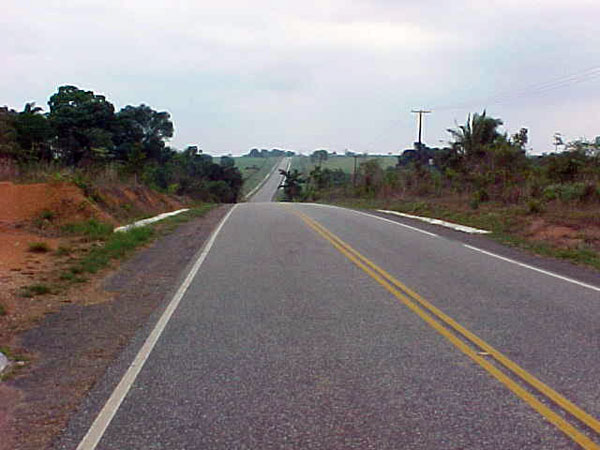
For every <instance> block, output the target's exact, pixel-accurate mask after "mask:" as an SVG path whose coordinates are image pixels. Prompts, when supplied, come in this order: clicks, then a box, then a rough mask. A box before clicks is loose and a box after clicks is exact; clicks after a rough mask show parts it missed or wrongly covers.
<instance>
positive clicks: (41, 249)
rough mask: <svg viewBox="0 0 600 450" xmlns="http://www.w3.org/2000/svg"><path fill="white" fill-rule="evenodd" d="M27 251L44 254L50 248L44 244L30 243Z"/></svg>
mask: <svg viewBox="0 0 600 450" xmlns="http://www.w3.org/2000/svg"><path fill="white" fill-rule="evenodd" d="M29 251H30V252H32V253H46V252H49V251H50V247H49V246H48V244H46V243H45V242H30V243H29Z"/></svg>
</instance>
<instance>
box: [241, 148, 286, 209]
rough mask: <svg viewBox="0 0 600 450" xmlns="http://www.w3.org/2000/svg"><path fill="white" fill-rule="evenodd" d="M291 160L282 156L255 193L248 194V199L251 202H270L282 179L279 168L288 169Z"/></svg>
mask: <svg viewBox="0 0 600 450" xmlns="http://www.w3.org/2000/svg"><path fill="white" fill-rule="evenodd" d="M291 161H292V158H289V157H288V158H282V160H281V162H279V164H278V165H277V168H276V169H275V171H274V172H272V173H271V176H270V177H269V178H268V179H267V181H265V182H264V183H263V185H262V186H261V187H260V189H258V191H257V192H256V194H254V195H252V196H250V198H249V200H248V201H250V202H253V203H257V202H270V201H271V200H272V199H273V198H274V197H275V195H276V194H277V189H278V188H279V186H281V183H282V181H283V176H282V175H280V172H279V170H289V168H290V164H291Z"/></svg>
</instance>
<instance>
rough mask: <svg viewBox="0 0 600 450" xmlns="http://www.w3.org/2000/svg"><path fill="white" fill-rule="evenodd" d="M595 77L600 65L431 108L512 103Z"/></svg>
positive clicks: (395, 121)
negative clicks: (514, 88) (478, 97)
mask: <svg viewBox="0 0 600 450" xmlns="http://www.w3.org/2000/svg"><path fill="white" fill-rule="evenodd" d="M596 78H600V65H596V66H592V67H588V68H587V69H584V70H580V71H578V72H575V73H571V74H568V75H564V76H561V77H558V78H554V79H551V80H548V81H545V82H542V83H536V84H531V85H528V86H524V87H522V88H519V89H517V90H512V91H504V92H500V93H496V94H494V95H492V96H490V97H487V98H481V99H474V100H469V101H466V102H462V103H457V104H450V105H442V106H438V107H433V108H431V109H432V110H433V111H434V112H436V111H453V110H462V109H467V108H474V107H482V106H483V107H484V108H486V107H488V106H491V105H496V104H506V103H513V102H515V101H520V100H521V99H522V98H524V97H531V96H540V95H541V96H543V95H546V94H547V93H549V92H553V91H556V90H558V89H562V88H565V87H568V86H572V85H576V84H580V83H584V82H586V81H591V80H594V79H596ZM402 121H403V119H395V120H392V121H391V123H390V124H389V125H388V126H386V127H385V129H384V130H383V131H382V132H381V133H380V134H379V135H377V137H375V138H374V139H372V140H371V141H369V143H368V144H367V145H366V146H365V149H367V150H368V149H369V148H370V147H372V146H373V145H374V144H376V143H377V142H379V141H380V140H381V139H382V138H383V137H384V136H385V135H387V134H388V132H389V131H390V130H391V129H392V128H393V127H395V126H396V125H397V124H398V123H400V122H402Z"/></svg>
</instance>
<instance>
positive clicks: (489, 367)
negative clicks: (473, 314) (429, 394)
mask: <svg viewBox="0 0 600 450" xmlns="http://www.w3.org/2000/svg"><path fill="white" fill-rule="evenodd" d="M296 213H297V214H298V215H299V216H300V217H301V218H302V219H303V220H304V221H305V223H306V224H307V225H308V226H310V227H311V228H312V229H313V230H315V231H316V232H317V233H318V234H320V235H321V236H322V237H323V238H324V239H326V240H327V241H329V242H330V243H331V244H332V245H333V246H334V247H335V248H336V249H337V250H338V251H339V252H340V253H342V254H343V255H344V256H346V257H347V258H348V259H349V260H350V261H352V262H353V263H354V264H355V265H357V266H358V267H360V268H361V269H362V270H363V271H364V272H366V273H367V274H368V275H369V276H371V278H373V279H374V280H376V281H377V282H378V283H379V284H381V285H382V286H383V287H384V288H386V289H387V290H388V291H389V292H390V293H391V294H393V295H394V296H395V297H396V298H397V299H398V300H400V301H401V302H402V303H403V304H405V305H406V306H407V307H408V308H410V309H411V310H412V311H413V312H414V313H415V314H417V315H418V316H419V317H420V318H421V319H423V320H424V321H425V322H426V323H427V324H428V325H430V326H431V327H432V328H434V329H435V330H436V331H438V332H439V333H440V334H441V335H442V336H444V337H445V338H446V339H448V340H449V341H450V342H451V343H452V344H454V345H455V346H456V347H457V348H458V349H459V350H461V351H462V352H463V353H465V354H466V355H467V356H468V357H469V358H471V359H472V360H473V361H475V362H476V363H477V364H479V365H480V366H481V367H483V368H484V369H485V370H486V371H487V372H488V373H490V374H491V375H492V376H494V377H495V378H496V379H497V380H498V381H500V382H501V383H502V384H504V385H505V386H506V387H508V388H509V389H510V390H511V391H512V392H513V393H515V394H516V395H517V396H518V397H520V398H521V399H522V400H524V401H525V402H526V403H528V404H529V405H530V406H531V407H532V408H534V409H535V410H536V411H537V412H539V413H540V414H541V415H542V416H544V417H545V418H546V419H547V420H548V421H550V422H551V423H553V424H554V425H555V426H556V427H557V428H559V429H560V430H561V431H562V432H563V433H565V434H566V435H567V436H569V437H570V438H571V439H572V440H573V441H575V442H576V443H578V444H579V445H581V446H582V447H583V448H585V449H600V446H598V445H597V444H596V443H594V442H593V441H592V440H590V439H589V438H588V437H587V436H586V435H585V434H583V433H582V432H580V431H579V430H578V429H577V428H575V427H574V426H573V425H571V424H570V423H569V422H567V421H566V420H565V419H563V418H562V417H561V416H560V415H559V414H557V413H555V412H554V411H553V410H551V409H550V408H548V407H547V406H546V405H544V404H543V403H542V402H540V401H539V400H538V399H537V398H536V397H535V396H533V395H532V394H530V393H529V392H528V391H527V390H525V389H524V388H523V387H522V386H520V385H519V384H517V383H516V382H515V381H513V380H512V379H511V378H510V377H508V376H507V375H506V374H504V373H503V372H502V371H501V370H499V369H498V368H497V367H495V366H494V365H493V364H491V363H490V362H489V361H487V360H486V359H485V358H483V357H482V356H480V355H479V354H477V352H476V351H474V350H473V349H472V348H471V347H469V346H468V345H467V344H466V343H464V342H463V341H462V340H460V339H459V338H458V337H456V336H455V335H454V334H453V333H452V332H451V331H450V330H448V329H447V328H445V327H444V326H443V325H441V324H440V323H439V322H438V321H437V320H436V319H434V318H433V317H432V316H431V315H430V314H428V313H427V312H426V311H425V310H424V309H423V308H422V307H424V308H426V309H428V310H429V312H431V313H433V314H434V315H435V316H437V317H438V318H439V319H440V320H442V321H443V322H444V323H446V324H447V325H448V326H450V327H451V328H453V329H454V330H455V331H457V332H458V333H460V334H461V335H463V336H464V337H465V338H467V339H468V340H469V341H471V342H472V343H474V344H475V345H477V346H478V347H479V348H481V349H483V350H484V351H485V352H487V353H489V354H490V355H491V356H493V357H494V359H496V360H497V361H498V362H499V363H501V364H502V365H503V366H505V367H506V368H507V369H509V370H511V371H512V372H513V373H515V374H516V375H518V376H519V377H521V378H522V379H523V380H525V381H526V382H527V383H529V384H530V385H532V386H533V387H535V388H536V389H538V391H540V392H541V393H543V394H544V395H546V397H548V398H550V399H551V400H552V401H554V402H555V403H556V404H558V405H560V406H561V407H562V408H563V409H564V410H566V411H568V412H569V413H570V414H571V415H573V416H574V417H576V418H578V419H579V420H581V421H582V422H584V423H585V424H586V425H588V426H590V428H592V429H594V430H595V431H597V432H598V431H599V430H600V423H599V422H598V421H597V420H596V419H594V418H593V417H592V416H590V415H589V414H587V413H586V412H585V411H583V410H582V409H580V408H579V407H577V406H576V405H574V404H573V403H571V402H570V401H569V400H567V399H566V398H564V397H562V396H561V395H560V394H559V393H557V392H556V391H554V390H553V389H552V388H550V387H549V386H547V385H545V384H544V383H542V382H541V381H539V380H538V379H536V378H535V377H534V376H533V375H531V374H529V373H528V372H526V371H525V370H524V369H523V368H521V367H520V366H518V365H517V364H516V363H514V362H512V361H511V360H509V359H508V358H507V357H506V356H504V355H502V354H501V353H500V352H498V351H497V350H496V349H494V348H493V347H492V346H490V345H489V344H487V343H486V342H484V341H483V340H482V339H480V338H479V337H477V336H476V335H475V334H473V333H471V332H470V331H468V330H467V329H465V328H464V327H463V326H461V325H460V324H458V323H457V322H455V321H454V320H453V319H452V318H450V317H449V316H447V315H446V314H444V313H443V312H442V311H440V310H439V309H437V308H436V307H435V306H433V305H432V304H431V303H429V302H428V301H427V300H425V299H424V298H422V297H421V296H419V295H418V294H417V293H416V292H414V291H412V290H410V289H409V288H408V287H407V286H405V285H404V284H403V283H401V282H400V281H398V280H396V279H395V278H394V277H392V276H391V275H390V274H389V273H387V272H386V271H384V270H383V269H381V268H380V267H379V266H377V265H376V264H375V263H373V262H372V261H370V260H368V259H367V258H366V257H364V256H363V255H361V254H360V253H359V252H358V251H356V250H354V249H353V248H352V247H350V245H348V244H347V243H345V242H344V241H342V240H341V239H340V238H338V237H337V236H335V235H334V234H333V233H331V232H330V231H329V230H327V229H326V228H325V227H323V226H322V225H321V224H319V223H318V222H316V221H314V220H313V219H311V218H310V217H308V216H307V215H305V214H303V213H300V212H296ZM394 285H395V286H394ZM398 288H400V289H401V290H402V291H404V292H402V291H401V290H399V289H398ZM405 293H406V294H408V295H410V296H411V297H412V299H410V298H409V297H407V295H405ZM413 300H414V301H413ZM415 301H417V302H418V303H420V304H421V306H419V305H418V304H417V303H415Z"/></svg>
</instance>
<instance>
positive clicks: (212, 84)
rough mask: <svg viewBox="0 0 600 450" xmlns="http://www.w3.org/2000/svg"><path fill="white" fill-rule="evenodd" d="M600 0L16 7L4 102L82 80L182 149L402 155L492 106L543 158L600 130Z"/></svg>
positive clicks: (48, 3) (186, 1)
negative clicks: (165, 132)
mask: <svg viewBox="0 0 600 450" xmlns="http://www.w3.org/2000/svg"><path fill="white" fill-rule="evenodd" d="M599 23H600V1H598V0H538V1H534V0H502V1H495V0H487V1H481V0H477V1H470V0H453V1H443V0H437V1H436V0H354V1H343V0H319V1H314V0H303V1H286V0H279V1H266V0H253V1H252V2H246V1H240V0H220V1H215V0H211V1H203V0H180V1H177V0H170V1H156V0H143V1H142V0H101V1H95V0H94V1H87V0H77V1H74V0H63V1H56V0H4V1H3V10H2V14H1V15H0V26H1V28H2V30H3V38H2V39H1V40H0V60H2V61H3V64H2V71H1V73H0V80H1V85H0V86H1V87H0V94H1V95H0V104H6V105H9V106H10V107H13V108H16V109H19V110H20V109H22V107H23V105H24V103H25V102H27V101H35V102H37V103H38V104H39V105H41V106H44V107H47V105H46V102H47V101H48V97H49V96H50V95H51V94H52V93H53V92H55V91H56V88H57V87H58V86H60V85H64V84H73V85H76V86H78V87H80V88H82V89H86V90H93V91H94V92H96V93H101V94H104V95H105V96H106V97H107V98H108V99H109V100H110V101H111V102H112V103H114V104H115V106H116V107H117V108H120V107H123V106H125V105H127V104H134V105H137V104H140V103H146V104H148V105H150V106H152V107H153V108H154V109H157V110H167V111H169V112H170V113H171V115H172V118H173V121H174V123H175V136H174V138H173V139H172V145H174V146H175V147H177V148H183V147H185V146H186V145H188V144H194V145H199V146H200V148H203V149H204V150H205V152H208V153H213V154H222V153H233V154H242V153H246V152H247V151H248V149H250V148H252V147H258V148H285V149H292V150H297V151H302V152H310V151H312V150H314V149H316V148H326V149H329V150H330V151H338V152H340V151H342V152H343V151H344V150H345V149H346V148H348V149H351V150H354V151H360V152H362V151H368V152H371V153H388V152H398V151H399V150H401V149H404V148H407V147H410V146H411V145H412V142H413V141H414V140H416V130H417V127H416V117H415V116H414V115H412V114H410V110H411V109H413V108H421V107H422V108H427V109H432V110H433V113H432V114H430V115H428V116H427V117H426V121H425V128H424V141H425V142H426V143H427V144H429V145H431V146H437V145H440V140H444V141H445V140H447V139H448V137H449V136H448V133H446V129H447V128H449V127H453V126H454V124H455V122H459V123H464V121H465V120H466V117H467V114H468V113H469V112H477V111H481V110H482V109H483V108H487V110H488V114H490V115H493V116H495V117H500V118H502V119H503V120H504V122H505V128H506V130H507V131H509V132H511V133H513V132H516V131H518V129H519V128H520V127H527V128H528V129H529V134H530V144H531V146H532V147H533V152H535V153H542V152H547V151H550V150H552V135H553V133H554V132H556V131H560V132H562V134H563V135H564V136H566V138H567V139H576V138H579V137H587V138H590V139H591V138H593V137H595V136H597V135H600V108H599V106H600V50H599V49H600V32H598V30H599Z"/></svg>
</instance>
